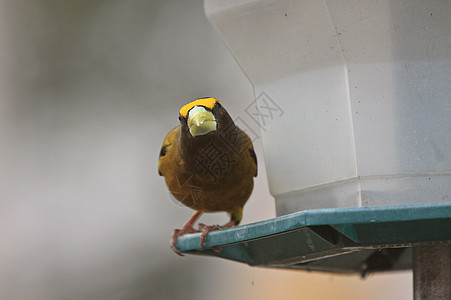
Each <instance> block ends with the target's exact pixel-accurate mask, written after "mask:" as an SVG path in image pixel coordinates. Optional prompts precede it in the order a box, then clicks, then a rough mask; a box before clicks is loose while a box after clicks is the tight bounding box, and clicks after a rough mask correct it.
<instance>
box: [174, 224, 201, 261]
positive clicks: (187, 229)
mask: <svg viewBox="0 0 451 300" xmlns="http://www.w3.org/2000/svg"><path fill="white" fill-rule="evenodd" d="M196 232H199V231H198V230H195V229H194V228H193V227H191V226H186V227H182V228H181V229H174V231H173V232H172V236H171V249H172V251H174V252H175V253H176V254H178V255H180V256H184V255H183V254H182V253H181V252H180V251H179V249H178V248H177V246H176V243H177V239H178V237H179V236H182V235H184V234H187V233H196Z"/></svg>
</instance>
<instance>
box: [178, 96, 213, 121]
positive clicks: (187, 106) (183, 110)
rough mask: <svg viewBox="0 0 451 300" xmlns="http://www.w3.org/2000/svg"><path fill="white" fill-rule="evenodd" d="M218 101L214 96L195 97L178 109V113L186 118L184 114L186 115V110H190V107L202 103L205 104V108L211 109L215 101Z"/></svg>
mask: <svg viewBox="0 0 451 300" xmlns="http://www.w3.org/2000/svg"><path fill="white" fill-rule="evenodd" d="M216 102H218V103H219V101H218V99H215V98H202V99H197V100H194V101H192V102H190V103H188V104H185V105H184V106H183V107H182V108H181V109H180V115H181V116H182V117H184V118H186V116H187V115H188V112H189V111H190V109H191V108H193V107H194V106H196V105H202V106H205V107H206V108H209V109H213V107H214V106H215V103H216Z"/></svg>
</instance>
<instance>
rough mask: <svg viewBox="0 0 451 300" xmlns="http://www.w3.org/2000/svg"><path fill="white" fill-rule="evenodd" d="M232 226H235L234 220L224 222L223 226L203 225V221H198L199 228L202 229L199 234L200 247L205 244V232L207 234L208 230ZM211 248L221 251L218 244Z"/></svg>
mask: <svg viewBox="0 0 451 300" xmlns="http://www.w3.org/2000/svg"><path fill="white" fill-rule="evenodd" d="M233 226H235V222H234V221H230V222H229V223H227V224H225V225H223V226H221V225H205V224H203V223H199V230H200V231H202V234H201V235H200V244H201V246H202V248H204V247H205V245H204V244H205V241H206V239H207V234H208V233H209V232H210V231H216V230H220V229H226V228H230V227H233ZM212 249H213V250H214V251H215V252H221V250H222V247H220V246H214V247H212Z"/></svg>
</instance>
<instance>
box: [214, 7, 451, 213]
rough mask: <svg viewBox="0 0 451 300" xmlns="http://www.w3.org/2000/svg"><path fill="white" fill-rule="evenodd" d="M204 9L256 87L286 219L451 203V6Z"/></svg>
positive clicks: (273, 184) (274, 189)
mask: <svg viewBox="0 0 451 300" xmlns="http://www.w3.org/2000/svg"><path fill="white" fill-rule="evenodd" d="M205 10H206V14H207V16H208V18H209V19H210V21H211V22H212V23H213V25H214V26H215V27H216V29H217V30H218V32H219V33H220V35H221V36H222V38H223V39H224V41H225V42H226V44H227V46H228V47H229V49H230V51H231V52H232V54H233V55H234V57H235V58H236V60H237V61H238V63H239V64H240V65H241V67H242V69H243V71H244V72H245V73H246V75H247V76H248V78H249V79H250V81H251V82H252V83H253V85H254V88H255V95H256V97H257V107H256V109H257V110H258V111H259V113H260V124H261V136H262V139H263V147H264V153H265V161H266V168H267V173H268V180H269V186H270V191H271V193H272V195H273V196H274V197H275V199H276V207H277V215H279V216H280V215H284V214H288V213H292V212H295V211H300V210H305V209H312V208H336V207H359V206H379V205H395V204H414V203H430V202H446V201H450V198H449V197H450V194H451V92H450V91H451V89H450V87H451V76H450V74H451V18H450V15H451V2H450V1H434V0H432V1H420V0H417V1H403V0H380V1H372V0H371V1H370V0H347V1H338V0H336V1H335V0H331V1H327V0H326V1H307V0H297V1H296V0H295V1H293V0H289V1H288V0H281V1H280V0H277V1H275V0H271V1H270V0H267V1H264V0H262V1H249V0H248V1H246V0H234V1H223V0H206V1H205Z"/></svg>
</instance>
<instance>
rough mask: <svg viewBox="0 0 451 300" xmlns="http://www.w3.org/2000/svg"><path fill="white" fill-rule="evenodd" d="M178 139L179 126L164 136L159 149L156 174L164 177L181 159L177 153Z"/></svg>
mask: <svg viewBox="0 0 451 300" xmlns="http://www.w3.org/2000/svg"><path fill="white" fill-rule="evenodd" d="M179 137H180V126H177V127H175V128H174V129H172V130H171V131H169V133H168V134H167V135H166V137H165V138H164V141H163V145H162V146H161V149H160V157H159V158H158V174H160V176H164V175H165V174H167V172H170V171H171V170H170V169H172V168H173V167H174V166H173V165H174V164H178V162H179V161H180V159H181V157H180V154H179V152H178V140H179Z"/></svg>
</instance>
